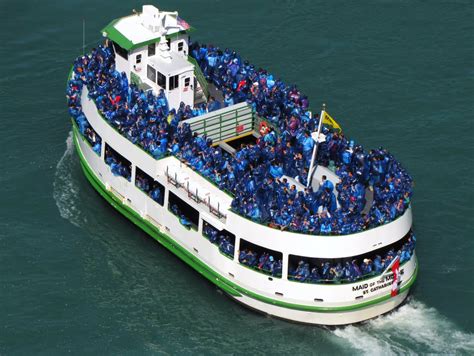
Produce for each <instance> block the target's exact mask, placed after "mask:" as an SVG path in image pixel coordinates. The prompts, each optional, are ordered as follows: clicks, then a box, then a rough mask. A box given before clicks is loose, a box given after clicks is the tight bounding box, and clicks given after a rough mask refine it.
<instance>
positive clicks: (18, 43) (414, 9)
mask: <svg viewBox="0 0 474 356" xmlns="http://www.w3.org/2000/svg"><path fill="white" fill-rule="evenodd" d="M140 5H141V4H140V3H138V2H136V1H100V2H96V1H85V0H84V1H32V0H27V1H22V2H20V1H6V0H0V108H1V110H0V112H1V114H0V115H1V116H0V117H1V127H2V135H1V152H2V160H1V162H2V163H1V173H0V201H1V205H0V206H1V212H0V354H6V355H9V354H25V355H31V354H36V353H41V354H46V355H51V354H66V353H72V354H80V355H83V354H101V355H102V354H113V355H124V354H133V355H136V354H250V353H252V354H354V353H371V354H384V355H385V354H391V353H395V354H406V353H437V354H439V353H461V354H472V353H474V341H473V340H474V334H473V332H474V308H473V301H474V283H473V280H474V278H473V276H472V275H473V273H474V258H473V253H474V203H473V201H474V194H473V193H474V180H473V175H474V160H473V155H474V139H473V137H474V130H473V119H474V118H473V106H474V104H473V102H474V100H473V99H474V97H473V96H474V85H473V83H474V81H473V77H474V48H473V46H474V26H473V24H474V3H473V2H472V1H435V0H433V1H421V0H419V1H395V0H360V1H339V0H334V1H303V0H301V1H251V0H241V1H239V2H230V1H190V0H189V1H184V0H180V1H171V0H166V1H161V2H159V3H158V6H159V7H161V8H163V9H167V10H174V9H176V10H179V12H180V15H181V16H182V17H184V18H185V19H186V20H188V22H189V23H190V24H191V25H193V26H194V27H196V28H197V31H196V32H195V33H194V34H193V38H195V39H197V40H200V41H202V42H212V43H214V44H218V45H220V46H222V47H227V46H228V47H231V48H234V49H236V50H237V51H239V52H240V53H241V54H242V56H243V57H244V58H247V59H249V60H250V61H251V62H253V63H255V64H256V65H257V66H261V67H264V68H267V69H268V70H269V71H271V72H273V73H275V74H276V76H280V77H281V78H283V79H284V80H285V81H287V82H289V83H296V84H297V85H298V86H299V88H300V89H301V90H302V91H303V92H305V93H306V94H308V96H309V98H310V100H311V103H312V107H313V108H316V109H319V107H320V105H321V104H322V103H323V102H324V103H326V104H327V105H328V110H329V112H330V113H331V115H332V116H333V117H335V118H336V119H337V120H338V121H339V122H340V123H341V125H342V126H343V127H344V129H345V131H346V133H347V134H348V135H349V136H351V137H353V138H355V139H356V140H357V141H358V142H360V143H362V144H364V145H365V146H366V147H378V146H380V145H383V146H384V147H387V148H388V149H390V150H391V151H392V152H393V153H394V154H395V155H396V157H397V158H398V159H399V160H400V161H401V162H402V163H403V164H404V165H405V166H406V167H407V169H408V170H409V172H410V173H411V174H412V175H413V177H414V179H415V182H416V187H415V196H414V201H413V211H414V219H415V230H416V233H417V236H418V247H417V253H418V257H419V262H420V273H419V279H418V281H417V283H416V286H415V288H414V289H413V293H412V296H411V299H410V301H409V302H408V303H407V304H406V305H405V306H403V307H401V308H400V309H399V310H398V311H396V312H395V313H392V314H390V315H388V316H384V317H382V318H379V319H377V320H374V321H370V322H368V323H366V324H364V325H359V326H351V327H346V328H337V329H332V330H327V329H324V328H319V327H311V326H302V325H295V324H291V323H287V322H284V321H280V320H274V319H272V318H268V317H263V316H261V315H258V314H255V313H253V312H250V311H248V310H246V309H244V308H242V307H241V306H239V305H237V304H236V303H234V302H232V301H231V300H230V299H229V298H227V297H226V296H224V295H223V294H222V293H221V292H220V291H218V290H216V288H215V287H214V286H213V285H211V284H209V283H208V282H206V281H205V280H204V279H203V278H201V277H200V276H199V275H198V274H197V273H196V272H194V271H193V270H191V269H190V268H188V267H186V266H185V265H184V264H183V263H182V262H181V261H180V260H178V259H177V258H176V257H174V256H173V255H172V254H170V253H168V252H167V251H166V250H165V249H164V248H162V247H161V246H160V245H159V244H157V243H155V242H154V241H153V240H152V239H151V238H147V236H146V235H145V234H144V233H142V232H141V231H140V230H139V229H138V228H136V227H135V226H134V225H133V224H131V223H129V222H128V221H127V220H126V219H125V218H123V217H122V216H120V215H119V214H118V213H116V212H115V211H114V210H113V209H112V208H111V207H109V206H108V204H107V203H106V202H105V201H103V200H102V198H100V197H99V196H98V195H97V194H96V193H95V191H94V190H93V188H91V187H90V186H89V184H88V182H87V181H86V179H85V178H84V177H83V175H82V172H81V170H80V167H79V163H78V159H77V157H76V155H75V153H74V151H73V148H72V146H71V142H70V139H69V140H68V141H67V138H68V135H69V132H70V129H71V127H70V121H69V118H68V115H67V111H66V105H65V97H64V86H65V81H66V77H67V73H68V71H69V68H70V65H71V63H72V61H73V59H74V57H75V56H76V55H78V54H80V53H81V45H82V20H83V18H85V19H86V42H87V43H88V44H89V48H90V47H91V46H92V45H93V43H94V42H96V41H98V40H99V39H100V29H101V28H102V27H103V26H105V24H107V23H108V22H109V21H110V20H111V19H113V18H117V17H121V16H123V15H125V14H128V13H130V12H131V9H132V8H137V9H139V8H140ZM66 141H67V142H66Z"/></svg>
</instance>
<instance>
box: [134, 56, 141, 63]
mask: <svg viewBox="0 0 474 356" xmlns="http://www.w3.org/2000/svg"><path fill="white" fill-rule="evenodd" d="M141 62H142V55H141V54H137V57H136V58H135V63H136V64H140V63H141Z"/></svg>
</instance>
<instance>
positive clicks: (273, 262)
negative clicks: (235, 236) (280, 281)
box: [239, 248, 283, 277]
mask: <svg viewBox="0 0 474 356" xmlns="http://www.w3.org/2000/svg"><path fill="white" fill-rule="evenodd" d="M239 262H240V263H242V264H244V265H246V266H248V267H250V268H253V269H256V270H258V271H260V272H263V273H265V274H269V275H272V276H274V277H281V271H282V267H283V263H282V260H281V259H276V258H275V257H273V255H271V254H270V253H269V252H262V253H261V254H258V253H257V252H255V251H253V250H252V249H250V248H245V249H243V250H242V251H240V253H239Z"/></svg>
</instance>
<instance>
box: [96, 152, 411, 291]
mask: <svg viewBox="0 0 474 356" xmlns="http://www.w3.org/2000/svg"><path fill="white" fill-rule="evenodd" d="M104 160H105V162H106V163H107V164H108V165H109V166H110V169H111V171H112V173H113V174H114V175H118V176H122V177H124V178H125V179H127V180H128V181H131V173H132V165H131V163H130V161H129V160H127V159H126V158H125V157H123V156H122V155H121V154H119V153H118V152H117V151H115V150H114V149H113V148H112V147H110V146H109V145H108V144H106V145H105V157H104ZM135 186H136V187H137V188H138V189H140V190H141V191H142V192H143V193H145V194H147V195H148V196H149V197H150V198H151V199H153V200H154V201H155V202H156V203H158V204H159V205H161V206H164V203H165V201H164V198H165V187H164V186H163V185H162V184H161V183H159V182H158V181H156V180H155V179H153V178H152V177H151V176H150V175H148V174H147V173H145V172H144V171H143V170H142V169H140V168H139V167H136V174H135ZM167 208H168V210H169V211H170V212H171V213H173V214H174V215H175V216H176V217H177V218H178V219H179V222H180V223H181V224H182V225H183V226H184V227H185V228H187V229H189V230H194V231H198V229H199V228H198V227H199V219H200V216H199V215H200V214H199V211H198V210H197V209H195V208H194V207H192V206H191V205H190V204H188V203H187V202H185V201H184V200H183V199H181V198H180V197H178V196H177V195H176V194H174V193H173V192H171V191H169V197H168V205H167ZM202 235H203V236H204V237H205V238H206V239H208V240H209V241H210V243H212V244H214V245H216V247H217V248H218V249H219V251H220V252H221V253H222V254H223V255H225V256H227V257H228V258H230V259H234V255H235V248H236V246H235V244H236V237H235V235H234V234H233V233H231V232H229V231H227V230H225V229H224V230H219V229H217V228H216V227H214V226H213V225H212V224H210V223H209V222H207V221H205V220H203V221H202ZM238 247H239V251H238V253H239V255H238V261H239V263H241V264H243V265H245V266H247V267H248V268H251V269H253V270H255V271H257V272H260V273H263V274H267V275H269V276H272V277H276V278H281V276H282V265H283V254H282V253H281V252H279V251H275V250H271V249H268V248H265V247H262V246H259V245H256V244H254V243H252V242H250V241H247V240H245V239H240V244H239V246H238ZM413 249H414V238H413V234H412V232H411V231H409V232H408V233H407V234H406V235H405V236H404V237H403V238H402V239H400V240H399V241H397V242H395V243H393V244H391V245H388V246H385V247H382V248H380V249H377V250H374V251H372V252H371V253H369V254H364V255H359V256H352V257H346V258H335V259H323V258H310V257H305V256H298V255H289V258H288V279H289V280H295V281H299V282H309V283H346V282H354V281H355V280H359V279H361V278H367V277H370V276H373V275H375V274H377V273H380V272H381V271H380V270H379V271H377V270H376V266H375V263H374V264H372V261H374V262H375V260H377V259H382V262H383V261H384V259H385V258H386V256H388V255H390V254H392V258H393V257H394V256H393V255H394V254H396V253H397V251H401V253H402V254H401V259H402V260H401V262H404V260H403V259H405V261H406V260H408V259H409V258H410V256H411V254H412V253H413ZM404 251H405V252H406V253H407V255H406V256H405V257H404V254H403V252H404ZM367 261H370V263H371V265H372V268H373V269H374V270H372V268H371V270H370V271H369V273H362V274H357V273H356V272H355V271H353V268H356V267H355V266H357V268H359V267H360V268H362V267H361V266H363V265H364V264H365V265H367V263H368V262H367ZM385 267H386V266H385ZM385 267H384V266H383V264H382V269H385ZM338 268H339V269H340V271H339V272H340V273H341V275H340V276H338ZM349 269H350V270H349ZM351 273H352V275H351ZM354 273H356V274H357V275H354ZM343 274H346V275H345V276H344V275H343Z"/></svg>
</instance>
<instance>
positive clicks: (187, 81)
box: [184, 78, 191, 87]
mask: <svg viewBox="0 0 474 356" xmlns="http://www.w3.org/2000/svg"><path fill="white" fill-rule="evenodd" d="M190 83H191V78H184V86H185V87H189V84H190Z"/></svg>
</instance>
